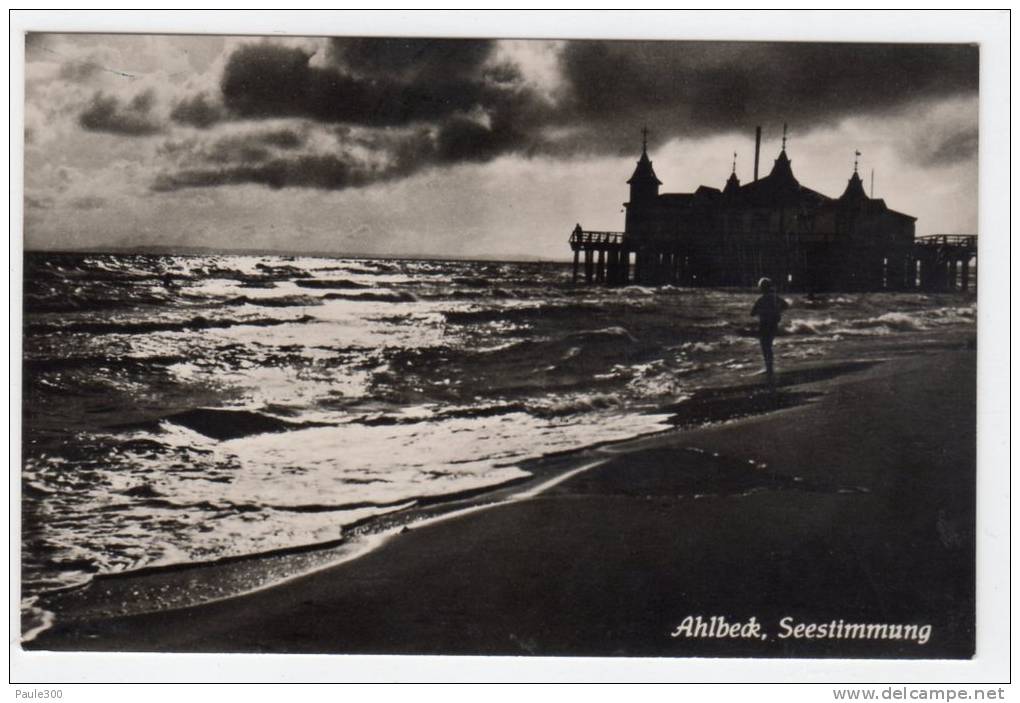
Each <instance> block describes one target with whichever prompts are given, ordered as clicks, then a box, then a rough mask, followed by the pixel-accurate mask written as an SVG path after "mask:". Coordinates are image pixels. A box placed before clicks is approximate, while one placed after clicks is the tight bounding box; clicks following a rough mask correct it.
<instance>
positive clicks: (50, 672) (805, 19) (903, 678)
mask: <svg viewBox="0 0 1020 703" xmlns="http://www.w3.org/2000/svg"><path fill="white" fill-rule="evenodd" d="M1009 26H1010V16H1009V14H1008V13H1005V12H1001V11H1000V12H993V13H977V12H948V13H946V12H930V11H929V12H890V13H882V14H881V15H880V16H876V14H875V12H872V11H867V12H840V13H835V14H834V13H832V12H778V11H774V12H740V13H736V12H726V11H711V12H696V13H677V12H654V13H646V12H640V11H631V12H611V13H610V12H564V11H557V12H541V13H536V12H534V11H527V12H525V11H500V12H478V11H470V12H467V11H444V12H437V11H426V12H419V13H412V12H383V11H357V12H333V11H289V12H280V11H273V12H268V11H238V12H222V11H219V12H201V11H199V12H196V11H188V12H176V11H161V12H136V11H109V10H106V11H102V12H98V11H75V12H46V11H28V12H22V11H16V12H12V14H11V16H10V40H11V43H10V76H11V79H10V80H11V83H10V99H11V106H10V107H11V112H10V115H11V118H10V134H11V141H10V145H11V152H10V154H11V161H10V177H11V182H10V184H9V185H10V190H9V192H10V194H11V201H10V224H11V237H10V252H9V255H10V257H11V258H10V260H9V261H8V262H7V264H8V266H7V270H9V271H10V272H11V281H10V284H11V287H10V291H11V296H12V300H13V302H14V304H15V305H17V306H18V308H19V309H12V310H11V320H10V324H11V328H10V331H11V357H10V359H9V362H10V365H9V370H10V374H11V377H10V381H11V385H10V388H11V403H10V407H9V408H8V410H9V412H10V428H11V446H10V450H11V454H10V457H11V463H10V476H11V483H10V486H11V495H12V500H13V502H12V503H11V505H12V506H13V508H14V510H12V513H11V522H10V525H11V528H12V529H11V543H10V545H9V563H10V564H11V570H12V571H11V574H12V579H14V580H13V581H12V582H11V584H9V585H10V586H12V587H13V586H16V579H17V574H18V572H19V566H18V563H17V545H18V530H17V527H18V522H17V521H18V515H17V512H16V508H17V505H18V503H17V489H18V476H19V466H20V459H19V457H20V447H19V438H20V357H21V348H20V329H21V315H20V291H21V243H22V236H23V235H22V231H21V222H22V219H21V217H22V211H21V208H22V189H21V177H20V174H21V173H22V163H23V161H22V159H23V154H22V146H21V135H22V133H23V115H22V111H23V88H24V86H23V79H22V76H23V75H24V54H23V32H25V31H33V30H36V31H82V32H85V31H87V32H153V33H222V34H272V35H284V34H291V35H299V36H300V35H323V34H361V35H390V36H392V35H418V36H482V37H534V38H540V37H546V38H553V37H555V38H590V37H604V38H639V39H747V40H750V39H759V40H762V39H772V40H798V41H854V40H857V41H861V40H867V41H891V42H979V43H980V44H981V113H980V128H981V133H980V188H979V192H980V197H981V203H980V206H981V207H980V212H979V220H980V226H979V232H980V234H981V240H980V241H981V258H980V278H979V285H980V297H981V304H980V305H979V306H978V320H979V321H978V328H979V330H980V344H979V394H978V418H979V419H978V429H979V453H978V459H979V460H978V474H979V477H978V505H979V509H978V539H979V544H978V570H979V578H978V647H977V652H978V653H977V656H976V657H975V659H974V660H972V661H962V662H961V661H903V660H896V661H874V660H872V661H856V660H850V661H846V660H840V661H834V660H770V659H760V660H732V659H727V660H708V659H579V658H570V659H560V658H503V657H498V658H497V657H391V656H385V657H384V656H285V655H231V656H217V655H140V654H129V655H94V654H54V653H26V652H23V651H22V650H21V649H20V647H18V646H17V645H16V644H15V645H12V647H11V671H10V676H11V678H10V680H11V681H25V682H45V681H82V682H87V681H138V682H146V681H218V682H224V681H281V682H282V681H343V680H355V681H373V680H374V681H394V680H403V681H408V680H410V681H470V680H473V681H485V680H516V681H529V680H530V681H535V680H540V681H624V680H626V681H695V682H697V681H702V682H717V681H726V682H731V683H732V682H742V681H755V682H761V681H774V682H789V681H800V682H812V681H813V682H832V681H837V682H855V681H859V682H900V683H904V682H909V681H917V682H960V683H962V682H1005V681H1008V680H1009V675H1010V670H1009V643H1010V630H1009V627H1010V622H1009V617H1008V616H1007V614H1008V613H1010V612H1011V611H1010V607H1009V583H1010V582H1009V576H1010V573H1009V566H1008V564H1009V557H1010V553H1009V544H1010V532H1009V529H1010V526H1009V499H1010V491H1009V490H1007V484H1006V480H1007V478H1008V466H1009V463H1008V460H1009V434H1008V433H1009V427H1008V424H1007V423H1008V417H1009V396H1008V395H1007V384H1006V383H1004V381H1005V379H1006V378H1007V377H1008V374H1009V357H1008V356H1007V350H1008V349H1009V340H1007V339H1006V337H1005V335H1004V333H1003V331H1004V330H1006V329H1007V326H1008V325H1009V320H1008V319H1007V316H1006V303H1005V300H1004V298H1005V296H1006V294H1007V291H1009V288H1008V285H1009V278H1008V271H1009V269H1008V268H1007V267H1008V266H1009V263H1010V262H1009V213H1010V211H1009V209H1008V208H1009V192H1008V191H1007V184H1008V183H1010V180H1009V177H1010V171H1009V169H1008V163H1009V161H1008V155H1007V151H1006V149H1005V148H1004V145H1005V144H1007V143H1009V123H1008V122H1007V120H1008V119H1009V111H1008V106H1009V95H1010V84H1009V83H1008V82H1007V80H1008V79H1009V76H1010V73H1009V66H1010V60H1011V57H1010V47H1009ZM876 79H877V80H880V78H879V77H876ZM16 593H17V591H16V590H11V591H9V603H10V604H11V613H12V619H11V622H10V629H9V633H10V640H9V641H10V642H12V643H14V642H16V641H17V631H18V622H17V617H16V615H17V606H18V603H17V597H16ZM22 688H24V687H22ZM37 688H38V687H37ZM744 691H745V692H746V694H751V693H752V691H750V690H747V689H744ZM737 693H738V695H740V691H739V690H738V691H737ZM754 695H759V694H758V693H755V694H754ZM820 695H824V696H825V697H826V698H827V699H829V700H831V699H832V698H831V694H829V693H827V692H820ZM816 699H817V697H816Z"/></svg>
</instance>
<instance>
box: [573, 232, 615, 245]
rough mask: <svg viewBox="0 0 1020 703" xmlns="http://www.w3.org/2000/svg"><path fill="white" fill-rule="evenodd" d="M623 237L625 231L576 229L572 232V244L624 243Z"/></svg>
mask: <svg viewBox="0 0 1020 703" xmlns="http://www.w3.org/2000/svg"><path fill="white" fill-rule="evenodd" d="M623 237H624V233H623V232H604V231H600V230H577V229H575V230H574V231H573V232H571V234H570V244H571V245H574V246H583V245H585V244H621V243H623Z"/></svg>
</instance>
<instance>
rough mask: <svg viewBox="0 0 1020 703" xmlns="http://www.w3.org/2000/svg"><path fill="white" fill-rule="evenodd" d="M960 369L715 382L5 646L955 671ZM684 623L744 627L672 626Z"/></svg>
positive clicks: (970, 557)
mask: <svg viewBox="0 0 1020 703" xmlns="http://www.w3.org/2000/svg"><path fill="white" fill-rule="evenodd" d="M975 363H976V354H975V353H974V352H973V351H972V350H948V351H945V352H942V353H938V354H931V355H923V356H922V355H918V356H915V357H913V358H900V359H894V360H890V361H886V362H880V363H875V364H845V365H838V364H831V363H830V364H828V365H821V366H818V367H814V368H806V369H802V370H799V371H788V372H786V373H785V374H781V375H780V376H779V389H778V392H777V396H776V398H775V399H770V397H769V396H768V395H763V394H762V393H761V392H760V390H759V391H755V386H748V387H747V388H730V389H728V390H727V391H725V392H721V393H720V394H718V395H717V396H716V397H704V398H701V399H700V403H694V404H688V405H686V406H685V408H686V409H685V410H684V412H678V414H677V420H676V424H677V425H678V428H677V429H676V430H672V431H669V432H665V433H661V434H658V435H656V436H651V437H645V438H642V439H638V440H633V441H629V442H624V443H617V444H607V445H604V446H601V447H594V448H590V449H588V450H586V451H582V452H575V453H571V454H568V455H563V456H556V457H550V458H547V459H545V460H543V461H544V466H543V467H535V466H532V467H528V468H529V470H530V471H532V473H534V474H535V476H536V478H535V480H534V481H531V482H530V483H523V484H519V485H516V486H510V487H507V488H505V489H503V490H502V491H497V492H495V493H493V494H489V495H488V496H487V497H486V499H485V500H480V499H478V498H477V497H474V498H467V499H466V500H465V503H464V506H463V507H464V508H465V509H463V510H461V511H460V512H454V513H453V514H450V515H448V516H447V517H446V518H444V519H439V520H433V521H431V522H429V523H428V524H422V523H411V524H410V525H409V526H408V527H407V529H403V530H401V531H394V532H395V534H393V536H391V537H389V538H388V539H385V540H380V541H381V542H382V543H381V544H380V545H379V546H378V547H376V548H374V549H371V550H367V552H366V553H365V554H363V555H360V556H358V557H357V558H353V559H350V560H348V561H346V562H345V563H342V564H339V565H336V566H332V567H329V568H320V569H319V570H317V571H315V572H314V573H311V574H308V575H306V576H302V577H299V578H294V579H291V580H288V581H286V582H285V583H281V584H279V585H275V586H272V587H269V588H263V589H260V590H258V591H256V592H253V593H249V594H247V595H242V596H238V597H233V598H226V599H222V600H218V601H216V602H212V603H206V604H204V605H198V606H194V607H186V608H173V609H165V610H160V611H157V612H149V613H139V614H133V615H128V616H122V617H111V616H97V615H95V614H94V613H93V614H92V615H87V614H85V615H79V616H78V617H74V616H73V615H72V616H70V617H68V616H65V617H62V618H58V623H57V625H56V626H55V627H53V628H52V629H50V630H47V631H46V632H43V633H42V634H41V635H40V636H39V637H37V638H36V639H34V640H32V641H31V642H27V643H26V644H25V647H26V648H28V649H40V650H50V649H51V650H100V651H163V652H295V653H297V652H305V653H309V652H317V653H375V654H382V653H387V654H425V653H428V654H503V655H619V656H667V657H688V656H707V657H716V656H757V657H786V656H790V657H867V658H871V657H904V658H965V657H969V656H971V655H972V653H973V651H974V563H975V547H974V541H975V534H974V524H975V441H976V438H975V427H976V422H975V384H974V378H975ZM749 380H752V379H749ZM677 410H681V408H678V409H677ZM740 416H743V417H740ZM733 417H736V418H737V419H730V418H733ZM706 421H708V423H709V424H707V425H705V424H704V423H705V422H706ZM522 492H523V494H524V497H521V493H522ZM515 496H516V497H515ZM482 506H484V507H482ZM223 568H227V567H225V566H224V567H214V568H207V569H205V570H202V571H201V572H200V573H196V574H193V575H191V576H190V577H189V578H190V579H191V582H192V583H194V582H196V580H197V581H203V580H204V581H208V580H212V581H215V580H216V579H217V570H218V569H221V570H222V569H223ZM137 578H140V579H144V578H145V576H144V575H142V576H139V577H137ZM152 578H164V579H165V578H167V576H166V575H165V574H163V575H159V576H153V577H152ZM186 582H187V580H180V579H178V581H176V582H173V581H168V582H165V583H164V584H163V587H164V589H166V588H170V587H171V586H169V585H168V584H173V583H176V584H178V585H177V586H173V587H183V586H181V585H180V584H182V583H186ZM82 612H84V611H82ZM688 616H690V617H691V618H696V617H697V616H700V617H701V618H702V621H703V622H705V623H708V622H710V619H711V618H712V617H713V616H714V617H716V618H720V617H721V618H723V619H724V620H725V622H726V623H730V624H732V623H744V624H746V623H758V625H759V629H758V630H755V628H754V627H750V628H745V629H744V630H743V631H744V632H745V633H747V632H752V631H753V632H754V633H755V636H748V637H716V636H687V634H683V633H681V635H680V636H675V637H674V636H672V634H673V633H674V632H676V631H677V630H678V629H681V630H682V628H681V625H682V623H684V622H685V618H688ZM751 618H754V620H751ZM840 621H842V623H840ZM798 624H801V625H803V627H801V628H800V630H799V634H796V633H797V632H798V631H796V630H795V629H794V628H795V626H796V625H798ZM812 624H814V625H815V627H813V628H811V629H810V630H809V629H808V626H809V625H812ZM823 624H824V625H825V628H821V629H819V625H823ZM851 624H886V625H890V626H892V625H901V626H914V629H913V630H909V631H910V632H914V633H916V632H917V631H918V629H919V628H921V627H923V626H930V628H929V633H930V634H929V635H928V636H926V637H924V638H923V639H924V640H925V641H924V642H923V643H922V642H920V641H918V638H917V637H914V638H913V639H909V638H907V637H901V638H900V639H891V638H888V637H886V638H884V639H883V638H881V637H877V638H870V639H869V638H859V637H852V636H847V635H846V627H847V626H849V625H851ZM809 631H810V632H811V633H812V634H813V636H809V635H806V634H805V633H807V632H809ZM900 631H904V630H903V629H902V628H901V630H900ZM687 632H688V633H689V632H690V630H688V631H687ZM820 632H824V633H826V635H827V636H824V637H822V636H818V635H819V633H820ZM837 632H838V633H839V634H840V635H841V636H837V634H836V633H837ZM886 632H887V633H888V632H889V630H887V631H886ZM759 633H760V634H759ZM702 634H704V633H702Z"/></svg>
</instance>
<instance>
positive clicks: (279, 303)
mask: <svg viewBox="0 0 1020 703" xmlns="http://www.w3.org/2000/svg"><path fill="white" fill-rule="evenodd" d="M227 304H228V305H255V306H257V307H261V308H287V307H307V306H309V305H322V300H320V299H319V298H316V297H313V296H308V295H283V296H280V297H276V298H251V297H249V296H247V295H239V296H237V297H236V298H230V299H229V300H227Z"/></svg>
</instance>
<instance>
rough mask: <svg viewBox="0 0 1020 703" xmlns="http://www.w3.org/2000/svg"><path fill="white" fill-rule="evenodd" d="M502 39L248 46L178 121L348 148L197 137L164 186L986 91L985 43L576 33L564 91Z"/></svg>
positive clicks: (630, 144) (814, 119)
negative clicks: (306, 126)
mask: <svg viewBox="0 0 1020 703" xmlns="http://www.w3.org/2000/svg"><path fill="white" fill-rule="evenodd" d="M494 48H495V45H494V43H493V42H491V41H485V40H453V39H449V40H430V39H368V38H364V39H350V38H345V39H333V40H330V42H329V43H328V45H327V47H326V49H325V50H323V52H322V54H321V55H318V56H316V55H315V54H313V53H312V52H309V51H307V50H304V49H301V48H295V47H289V46H281V45H278V44H274V43H272V42H270V41H263V42H260V43H256V44H248V45H245V46H242V47H240V48H238V49H237V50H235V51H234V53H233V54H232V55H231V56H230V58H229V59H228V61H227V63H226V66H225V69H224V72H223V75H222V77H221V81H220V89H221V95H220V96H219V97H220V99H221V100H222V107H220V105H219V103H218V102H217V103H214V102H211V101H208V100H206V98H205V97H204V96H198V97H195V98H191V99H189V100H187V101H184V102H181V103H179V104H178V105H177V107H175V110H174V119H175V120H177V121H179V122H183V123H186V124H192V125H195V126H209V125H211V124H214V123H215V122H217V121H220V120H222V119H235V120H236V119H242V120H261V119H270V118H300V119H301V120H304V121H307V122H312V123H316V122H317V123H322V124H329V125H336V127H335V132H336V134H337V135H338V138H339V143H338V145H337V148H336V151H335V153H332V154H325V155H324V154H306V153H299V152H300V150H301V147H302V146H304V142H303V139H302V138H301V136H300V135H299V134H298V133H296V132H294V133H284V132H278V133H272V134H270V133H263V134H262V135H261V136H258V135H249V136H245V137H232V138H230V139H226V140H220V141H218V142H216V143H214V144H212V145H207V146H195V145H191V146H189V147H188V148H186V149H185V151H186V152H188V151H189V150H190V157H189V158H188V159H185V160H184V161H182V162H181V163H180V164H179V168H178V172H177V173H166V174H164V175H163V176H161V177H160V180H159V182H158V183H157V184H156V187H157V189H159V190H171V189H177V188H186V187H208V186H214V185H223V184H236V183H261V184H264V185H267V186H269V187H273V188H282V187H290V186H298V187H313V188H336V189H341V188H349V187H356V186H360V185H365V184H368V183H372V182H377V181H380V180H385V179H392V178H402V177H406V176H409V175H412V174H414V173H417V172H420V171H422V170H424V169H428V168H434V167H442V166H448V165H452V164H456V163H461V162H485V161H489V160H491V159H494V158H497V157H499V156H501V155H506V154H521V155H526V156H530V155H537V154H548V155H555V156H573V155H579V154H625V153H632V152H633V151H634V149H635V145H636V143H637V133H638V130H639V129H640V127H641V126H642V125H646V124H647V125H648V126H649V127H650V128H651V129H652V134H653V145H654V143H661V142H664V141H666V140H668V139H672V138H677V137H680V138H689V137H701V136H708V135H713V134H722V133H727V132H733V131H742V130H746V131H747V132H750V131H751V130H753V128H754V125H756V124H765V125H777V124H782V123H783V122H789V123H790V125H791V127H792V129H793V134H797V133H798V132H799V133H804V132H806V131H810V130H812V129H815V128H818V127H822V126H826V125H830V124H833V123H835V122H838V121H840V120H842V119H844V118H847V117H851V116H853V117H861V116H868V115H879V114H883V113H887V112H891V111H895V110H904V109H909V108H911V106H913V107H914V108H916V109H921V108H920V107H919V106H921V105H922V104H924V102H925V101H929V102H930V101H931V100H933V99H937V98H941V97H949V96H956V95H962V94H974V93H976V91H977V67H978V50H977V47H976V46H966V45H904V44H898V45H893V44H808V43H754V42H744V43H738V42H609V41H572V42H567V43H566V44H565V45H564V48H563V49H562V50H561V53H560V55H559V57H558V59H559V67H560V74H561V76H560V78H561V81H560V90H559V91H558V92H557V94H556V95H555V96H554V97H553V98H552V100H551V101H550V100H548V99H546V98H544V97H542V96H540V95H539V94H538V93H537V92H536V90H535V89H534V88H533V87H530V86H529V84H527V83H526V82H525V81H524V80H523V79H522V76H521V73H520V70H519V69H518V68H517V67H516V66H513V65H510V64H507V63H505V62H503V63H500V62H498V61H497V59H496V56H495V52H494ZM554 134H555V135H556V137H555V138H553V137H552V136H551V135H554ZM967 144H968V142H967V141H966V140H963V141H960V142H959V143H957V142H949V141H946V142H945V147H944V149H943V148H941V147H939V148H936V147H931V148H929V151H930V152H931V156H930V158H932V159H935V160H938V159H943V158H952V156H951V155H952V154H954V153H963V152H964V151H965V150H966V148H968V147H967ZM356 148H357V149H362V151H360V152H359V151H357V150H356ZM283 149H286V150H293V151H294V152H295V153H293V154H282V153H280V150H283ZM940 149H941V150H940ZM366 152H367V153H368V154H369V155H367V156H366ZM355 153H360V156H354V155H353V154H355ZM211 163H215V164H217V166H216V167H215V168H212V167H210V166H209V164H211Z"/></svg>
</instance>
